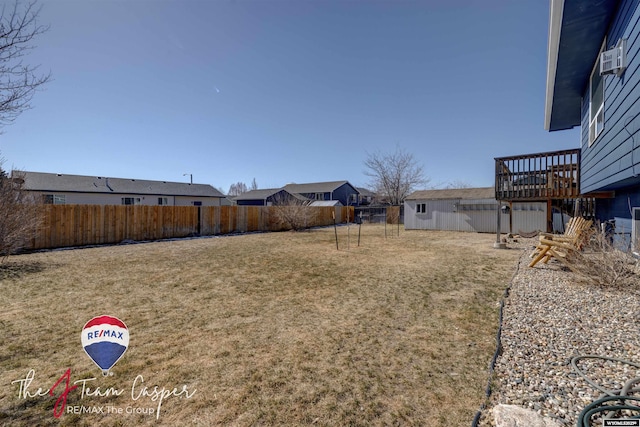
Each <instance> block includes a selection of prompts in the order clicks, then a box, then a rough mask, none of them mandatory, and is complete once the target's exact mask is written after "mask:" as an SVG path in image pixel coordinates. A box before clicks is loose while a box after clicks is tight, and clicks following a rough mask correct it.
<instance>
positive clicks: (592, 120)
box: [588, 39, 606, 147]
mask: <svg viewBox="0 0 640 427" xmlns="http://www.w3.org/2000/svg"><path fill="white" fill-rule="evenodd" d="M605 46H606V39H605V40H604V41H603V42H602V46H601V47H600V51H599V52H598V57H597V58H596V62H595V63H594V64H593V69H592V70H591V74H590V75H589V136H588V138H589V147H591V146H592V145H593V143H594V142H596V140H597V139H598V137H599V136H600V134H601V133H602V131H603V130H604V104H605V99H604V92H605V91H604V88H605V84H604V78H605V76H600V78H601V79H602V104H600V106H599V107H598V110H597V111H596V113H595V114H592V111H593V103H592V102H591V98H592V96H591V94H592V78H593V75H594V73H598V75H600V58H601V56H602V52H603V51H604V49H605ZM598 123H601V124H600V126H598ZM592 130H593V131H592Z"/></svg>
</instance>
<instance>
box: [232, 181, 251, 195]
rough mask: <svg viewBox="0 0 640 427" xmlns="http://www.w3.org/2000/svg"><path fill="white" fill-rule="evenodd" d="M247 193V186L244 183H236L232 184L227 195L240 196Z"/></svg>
mask: <svg viewBox="0 0 640 427" xmlns="http://www.w3.org/2000/svg"><path fill="white" fill-rule="evenodd" d="M246 192H247V184H245V183H244V182H236V183H235V184H231V186H230V187H229V192H228V193H227V195H229V196H239V195H241V194H242V193H246Z"/></svg>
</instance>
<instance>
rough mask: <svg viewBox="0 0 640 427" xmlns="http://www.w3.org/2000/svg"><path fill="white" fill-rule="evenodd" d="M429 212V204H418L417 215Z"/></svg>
mask: <svg viewBox="0 0 640 427" xmlns="http://www.w3.org/2000/svg"><path fill="white" fill-rule="evenodd" d="M426 212H427V204H426V203H418V204H416V213H426Z"/></svg>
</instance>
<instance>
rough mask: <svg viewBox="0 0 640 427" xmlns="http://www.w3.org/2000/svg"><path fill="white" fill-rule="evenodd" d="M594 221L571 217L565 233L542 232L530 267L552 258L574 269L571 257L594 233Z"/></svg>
mask: <svg viewBox="0 0 640 427" xmlns="http://www.w3.org/2000/svg"><path fill="white" fill-rule="evenodd" d="M592 225H593V221H591V220H586V219H584V218H580V217H575V218H571V220H569V222H568V223H567V228H566V229H565V232H564V234H549V233H541V234H540V237H539V241H538V244H537V245H536V247H535V249H534V250H533V252H532V253H531V255H530V257H531V258H533V261H531V263H530V264H529V267H533V266H535V265H536V264H537V263H538V262H540V261H542V262H543V263H545V264H546V263H548V262H549V260H550V259H551V258H554V259H556V260H558V261H560V262H561V263H562V264H564V265H565V266H566V267H568V268H569V269H571V270H573V268H572V265H571V261H570V257H571V255H572V254H573V253H575V252H576V251H580V250H582V248H583V247H584V245H585V244H586V243H587V242H588V241H589V239H590V238H591V235H592V234H593V232H594V230H593V227H592Z"/></svg>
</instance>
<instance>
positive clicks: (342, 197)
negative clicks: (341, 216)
mask: <svg viewBox="0 0 640 427" xmlns="http://www.w3.org/2000/svg"><path fill="white" fill-rule="evenodd" d="M284 189H285V190H286V191H288V192H289V193H291V194H297V195H300V196H302V197H304V198H306V199H307V200H309V201H312V202H315V201H324V200H338V201H340V203H342V205H343V206H357V205H358V203H359V200H358V195H359V194H360V192H359V191H358V190H357V189H356V187H354V186H353V185H351V184H350V183H349V181H329V182H313V183H308V184H287V185H285V186H284Z"/></svg>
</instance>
